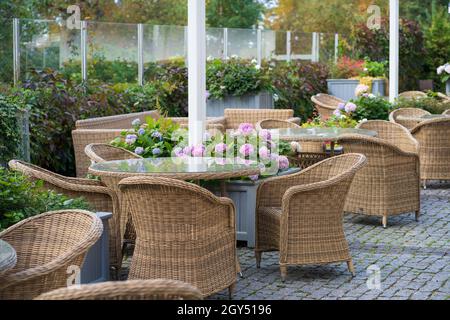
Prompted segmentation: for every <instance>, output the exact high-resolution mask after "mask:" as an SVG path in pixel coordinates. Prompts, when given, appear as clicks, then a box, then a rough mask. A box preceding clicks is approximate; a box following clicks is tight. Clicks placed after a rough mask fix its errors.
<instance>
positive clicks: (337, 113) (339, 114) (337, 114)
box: [333, 109, 342, 117]
mask: <svg viewBox="0 0 450 320" xmlns="http://www.w3.org/2000/svg"><path fill="white" fill-rule="evenodd" d="M333 114H334V115H335V116H336V117H340V116H341V115H342V113H341V110H339V109H336V110H334V112H333Z"/></svg>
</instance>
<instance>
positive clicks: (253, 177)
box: [249, 174, 259, 181]
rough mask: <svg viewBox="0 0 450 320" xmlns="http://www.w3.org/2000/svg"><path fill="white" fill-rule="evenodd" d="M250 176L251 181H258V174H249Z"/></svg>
mask: <svg viewBox="0 0 450 320" xmlns="http://www.w3.org/2000/svg"><path fill="white" fill-rule="evenodd" d="M249 178H250V180H252V181H258V180H259V175H257V174H256V175H254V176H250V177H249Z"/></svg>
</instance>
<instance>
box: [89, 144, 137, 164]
mask: <svg viewBox="0 0 450 320" xmlns="http://www.w3.org/2000/svg"><path fill="white" fill-rule="evenodd" d="M84 151H85V153H86V155H87V156H88V157H89V159H91V161H92V162H94V163H101V162H106V161H115V160H129V159H141V158H142V157H141V156H139V155H137V154H135V153H133V152H131V151H128V150H126V149H123V148H118V147H114V146H112V145H109V144H106V143H92V144H90V145H87V146H86V148H85V149H84Z"/></svg>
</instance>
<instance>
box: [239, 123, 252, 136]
mask: <svg viewBox="0 0 450 320" xmlns="http://www.w3.org/2000/svg"><path fill="white" fill-rule="evenodd" d="M254 130H255V128H254V127H253V125H252V124H251V123H241V125H240V126H239V129H238V132H239V133H240V134H241V135H243V136H245V137H247V136H249V135H251V134H252V133H253V131H254Z"/></svg>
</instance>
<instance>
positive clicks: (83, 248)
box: [0, 210, 103, 300]
mask: <svg viewBox="0 0 450 320" xmlns="http://www.w3.org/2000/svg"><path fill="white" fill-rule="evenodd" d="M102 232H103V225H102V221H101V220H100V219H99V218H97V217H96V216H95V215H94V214H92V213H90V212H87V211H81V210H66V211H55V212H48V213H44V214H41V215H38V216H35V217H32V218H29V219H26V220H24V221H22V222H19V223H18V224H16V225H14V226H12V227H10V228H8V229H6V230H5V231H3V232H1V233H0V239H2V240H5V241H7V242H9V243H10V244H11V245H12V246H13V247H14V249H15V250H16V252H17V264H16V266H15V267H14V268H13V269H11V270H10V271H8V272H7V273H6V274H5V275H3V276H2V279H1V282H0V299H8V300H28V299H33V298H35V297H37V296H39V295H40V294H42V293H44V292H48V291H50V290H54V289H58V288H62V287H65V286H67V282H68V277H69V275H68V274H67V271H68V267H70V266H78V267H81V266H82V264H83V262H84V257H85V255H86V253H87V251H88V250H89V248H90V247H91V246H93V245H94V244H95V243H96V242H97V241H98V239H99V238H100V236H101V234H102Z"/></svg>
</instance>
